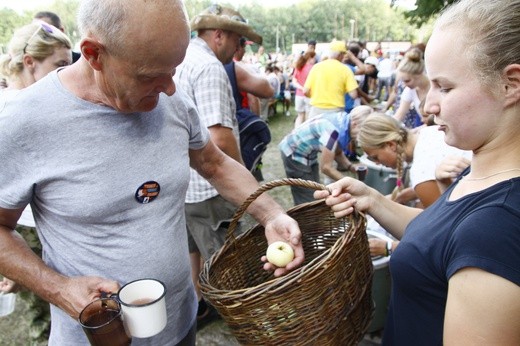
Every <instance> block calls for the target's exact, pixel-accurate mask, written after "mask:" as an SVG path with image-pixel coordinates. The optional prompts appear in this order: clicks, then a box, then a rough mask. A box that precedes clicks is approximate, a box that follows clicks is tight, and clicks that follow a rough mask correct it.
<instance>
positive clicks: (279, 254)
mask: <svg viewBox="0 0 520 346" xmlns="http://www.w3.org/2000/svg"><path fill="white" fill-rule="evenodd" d="M265 256H266V257H267V260H268V261H269V263H272V264H274V265H275V266H277V267H279V268H284V267H285V266H286V265H287V264H288V263H289V262H291V261H292V260H293V258H294V251H293V249H292V247H291V245H289V244H287V243H285V242H283V241H275V242H274V243H272V244H271V245H269V246H268V247H267V252H266V254H265Z"/></svg>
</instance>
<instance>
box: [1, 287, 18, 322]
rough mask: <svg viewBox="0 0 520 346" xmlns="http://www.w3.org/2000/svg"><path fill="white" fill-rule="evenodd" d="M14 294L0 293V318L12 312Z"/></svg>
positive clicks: (14, 300)
mask: <svg viewBox="0 0 520 346" xmlns="http://www.w3.org/2000/svg"><path fill="white" fill-rule="evenodd" d="M15 305H16V294H14V293H3V292H0V317H4V316H7V315H9V314H11V313H12V312H13V311H14V308H15Z"/></svg>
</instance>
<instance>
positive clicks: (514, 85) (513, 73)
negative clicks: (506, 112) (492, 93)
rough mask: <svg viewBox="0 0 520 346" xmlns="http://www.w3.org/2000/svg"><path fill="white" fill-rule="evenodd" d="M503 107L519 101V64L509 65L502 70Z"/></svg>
mask: <svg viewBox="0 0 520 346" xmlns="http://www.w3.org/2000/svg"><path fill="white" fill-rule="evenodd" d="M504 79H505V84H504V88H505V102H506V103H505V106H506V107H507V106H511V105H514V104H518V102H519V101H520V64H511V65H509V66H507V67H506V68H505V69H504Z"/></svg>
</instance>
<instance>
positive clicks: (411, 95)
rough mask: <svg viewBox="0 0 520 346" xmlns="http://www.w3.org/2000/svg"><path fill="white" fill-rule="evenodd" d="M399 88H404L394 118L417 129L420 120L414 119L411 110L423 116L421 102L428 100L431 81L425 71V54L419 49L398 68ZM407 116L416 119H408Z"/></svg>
mask: <svg viewBox="0 0 520 346" xmlns="http://www.w3.org/2000/svg"><path fill="white" fill-rule="evenodd" d="M397 79H398V81H399V82H398V83H397V84H398V88H399V87H400V86H399V85H402V86H404V89H403V90H402V92H401V94H400V102H399V108H397V110H396V111H395V114H394V117H395V118H396V119H397V120H399V121H402V122H403V123H405V124H406V126H407V127H410V128H413V127H417V126H418V125H419V123H420V118H418V117H417V116H415V117H414V115H413V114H414V113H410V110H412V109H414V110H415V111H416V114H418V115H419V116H420V115H421V107H420V105H421V102H422V101H424V99H425V98H426V94H427V93H428V89H429V88H430V81H429V80H428V77H427V76H426V73H425V69H424V60H423V53H422V51H421V50H420V49H419V48H411V49H410V50H409V51H408V52H407V53H406V55H405V56H404V59H403V60H402V61H401V62H400V63H399V66H398V67H397ZM407 116H412V117H414V118H412V119H407V118H406V117H407Z"/></svg>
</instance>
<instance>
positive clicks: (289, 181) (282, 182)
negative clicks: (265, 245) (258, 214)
mask: <svg viewBox="0 0 520 346" xmlns="http://www.w3.org/2000/svg"><path fill="white" fill-rule="evenodd" d="M279 186H300V187H308V188H309V189H314V190H328V189H327V187H326V186H325V185H323V184H320V183H316V182H314V181H311V180H303V179H294V178H284V179H278V180H273V181H270V182H268V183H265V184H263V185H261V186H260V187H259V188H258V190H256V191H255V192H253V193H252V194H251V195H250V196H249V197H248V198H247V199H246V200H245V201H244V203H242V205H241V206H240V207H239V208H238V209H237V210H236V211H235V215H234V216H233V219H232V220H231V223H230V224H229V227H228V230H227V234H226V241H228V240H229V239H230V238H233V240H234V239H235V237H234V232H235V229H236V227H237V225H238V221H240V219H241V218H242V216H243V215H244V213H245V211H246V209H247V208H249V205H251V203H253V202H254V200H256V199H257V198H258V196H260V195H261V194H263V193H264V192H266V191H269V190H272V189H274V188H275V187H279ZM329 193H330V191H329Z"/></svg>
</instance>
